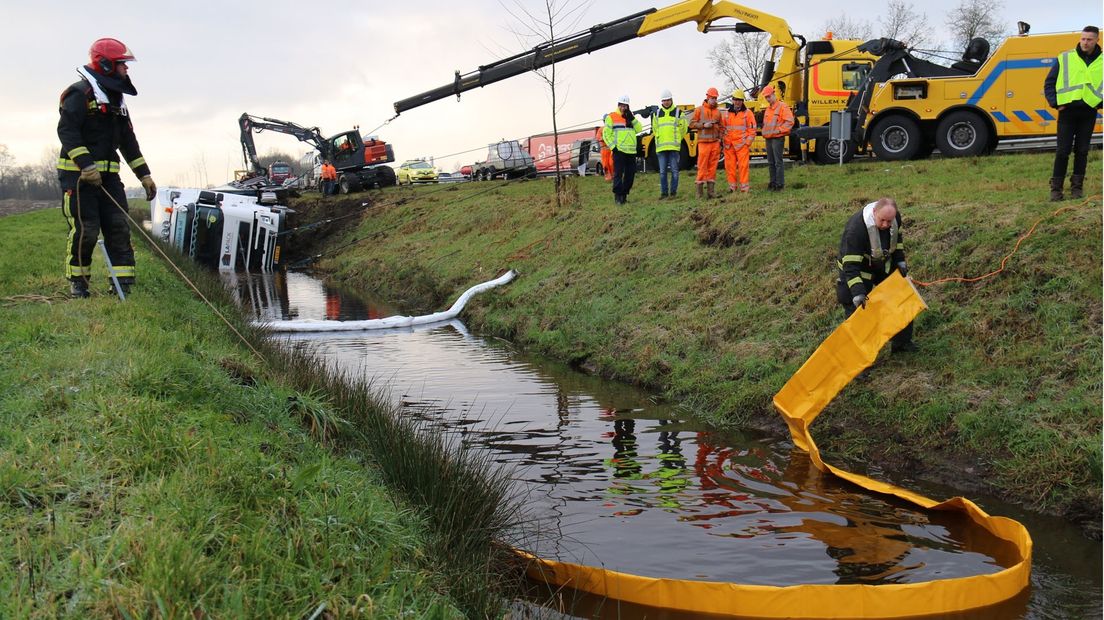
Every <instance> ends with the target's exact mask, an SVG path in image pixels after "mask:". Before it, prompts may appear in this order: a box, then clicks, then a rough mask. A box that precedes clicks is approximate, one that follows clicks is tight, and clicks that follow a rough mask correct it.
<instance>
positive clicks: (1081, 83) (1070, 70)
mask: <svg viewBox="0 0 1104 620" xmlns="http://www.w3.org/2000/svg"><path fill="white" fill-rule="evenodd" d="M1101 56H1102V55H1101V54H1097V55H1096V58H1095V59H1094V60H1093V61H1092V64H1089V65H1086V64H1085V60H1084V59H1083V58H1081V56H1080V55H1079V54H1078V53H1077V50H1075V49H1074V50H1066V51H1064V52H1062V53H1061V54H1059V55H1058V81H1057V83H1056V84H1055V87H1056V89H1055V98H1056V99H1057V101H1058V105H1068V104H1070V103H1073V102H1074V101H1078V100H1080V101H1084V102H1085V103H1086V104H1087V105H1088V106H1089V107H1090V108H1095V107H1096V106H1098V105H1100V103H1101V96H1100V86H1101V78H1102V76H1104V65H1102V64H1101Z"/></svg>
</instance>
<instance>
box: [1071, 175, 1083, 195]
mask: <svg viewBox="0 0 1104 620" xmlns="http://www.w3.org/2000/svg"><path fill="white" fill-rule="evenodd" d="M1084 188H1085V175H1083V174H1075V175H1073V176H1071V177H1070V198H1073V199H1074V200H1077V199H1079V198H1081V197H1082V196H1084V195H1085V191H1084Z"/></svg>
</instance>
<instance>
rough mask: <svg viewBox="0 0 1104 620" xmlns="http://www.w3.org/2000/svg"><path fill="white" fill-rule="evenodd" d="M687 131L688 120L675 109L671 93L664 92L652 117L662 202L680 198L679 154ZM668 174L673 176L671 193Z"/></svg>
mask: <svg viewBox="0 0 1104 620" xmlns="http://www.w3.org/2000/svg"><path fill="white" fill-rule="evenodd" d="M686 131H687V125H686V119H684V118H683V117H682V114H681V113H680V112H679V109H678V108H677V107H675V103H674V99H673V98H672V96H671V91H669V90H665V91H663V92H662V93H660V95H659V108H658V109H657V110H656V111H655V113H654V114H653V115H652V139H653V140H655V142H654V144H655V152H656V160H657V162H658V163H659V198H660V200H662V199H664V198H666V197H667V196H670V197H671V198H675V197H676V196H678V184H679V154H680V151H681V149H682V140H683V138H684V137H686ZM668 172H670V176H671V184H670V192H668V185H667V175H668Z"/></svg>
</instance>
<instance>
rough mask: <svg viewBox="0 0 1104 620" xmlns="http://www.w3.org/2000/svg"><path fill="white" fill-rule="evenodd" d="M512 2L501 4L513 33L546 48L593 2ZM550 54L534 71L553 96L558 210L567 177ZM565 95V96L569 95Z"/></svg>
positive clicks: (524, 42) (576, 22)
mask: <svg viewBox="0 0 1104 620" xmlns="http://www.w3.org/2000/svg"><path fill="white" fill-rule="evenodd" d="M512 2H513V7H509V6H506V5H505V4H502V3H501V2H500V6H502V8H503V9H504V10H505V11H506V13H508V14H509V15H510V17H512V18H513V20H514V22H516V24H517V27H518V29H516V30H513V33H514V36H515V37H517V39H518V42H519V43H521V44H522V46H523V47H529V48H532V47H534V46H533V45H532V42H533V41H538V42H542V47H545V48H546V49H555V46H556V43H557V37H559V36H562V35H565V34H569V33H571V32H572V31H573V30H574V29H575V28H576V27H578V25H579V20H580V19H582V17H583V15H584V14H585V13H586V11H587V9H589V8H590V4H591V0H579V1H577V2H571V1H567V0H562V1H561V0H544V9H543V11H531V10H529V9H528V8H527V7H525V6H524V5H523V4H522V2H521V0H512ZM551 58H552V61H551V62H550V63H549V64H548V65H546V66H544V67H539V68H536V69H534V70H533V73H534V74H536V75H537V76H538V77H539V78H540V79H541V80H543V81H544V83H545V84H546V85H547V86H548V92H549V94H550V96H551V104H552V106H551V109H552V148H553V149H554V153H555V158H556V210H557V211H558V210H559V209H560V208H561V207H562V200H561V196H562V194H563V188H564V183H563V181H564V179H563V175H562V172H561V169H560V131H559V125H558V123H557V114H558V113H559V109H560V106H562V103H557V100H556V95H557V91H556V88H557V86H558V85H559V81H558V80H557V78H556V60H555V58H556V57H555V55H554V54H553V55H552V56H551ZM564 98H565V99H566V95H565V96H564Z"/></svg>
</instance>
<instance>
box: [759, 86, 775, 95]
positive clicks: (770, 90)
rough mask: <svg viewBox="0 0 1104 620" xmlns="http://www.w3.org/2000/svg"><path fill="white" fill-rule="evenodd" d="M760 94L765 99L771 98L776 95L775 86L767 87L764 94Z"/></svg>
mask: <svg viewBox="0 0 1104 620" xmlns="http://www.w3.org/2000/svg"><path fill="white" fill-rule="evenodd" d="M760 94H761V95H763V96H764V97H770V96H771V95H773V94H774V87H773V86H767V87H765V88H763V92H762V93H760Z"/></svg>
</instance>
